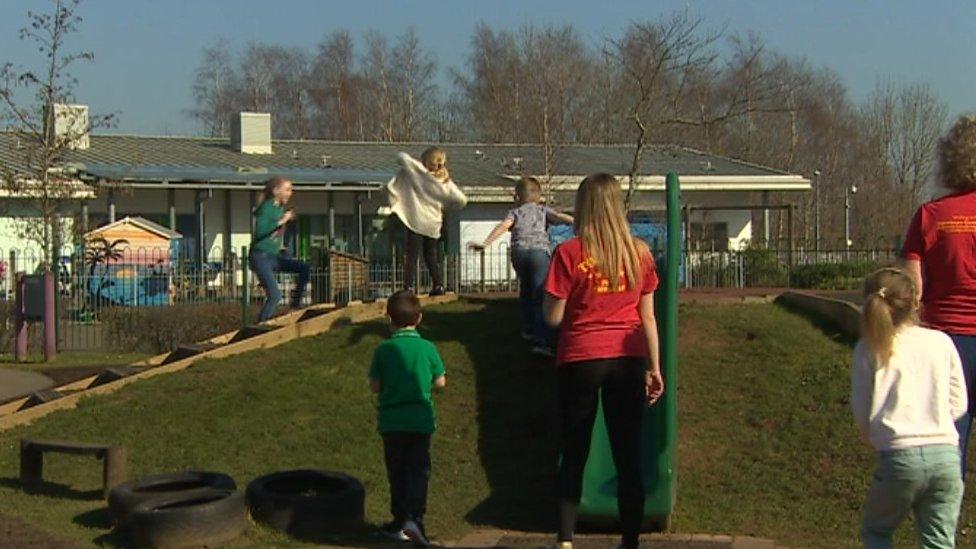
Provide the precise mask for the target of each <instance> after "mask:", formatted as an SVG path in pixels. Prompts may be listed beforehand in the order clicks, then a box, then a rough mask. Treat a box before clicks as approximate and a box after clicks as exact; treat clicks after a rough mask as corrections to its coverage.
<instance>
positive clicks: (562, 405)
mask: <svg viewBox="0 0 976 549" xmlns="http://www.w3.org/2000/svg"><path fill="white" fill-rule="evenodd" d="M646 363H647V359H645V358H632V357H624V358H612V359H604V360H590V361H585V362H572V363H569V364H564V365H563V366H562V367H560V369H559V412H560V421H561V423H562V462H561V464H560V467H559V474H558V492H559V540H560V541H571V540H572V539H573V530H575V528H576V516H577V512H578V509H579V500H580V495H581V494H582V491H583V469H584V468H585V467H586V458H587V456H588V455H589V453H590V437H591V435H592V433H593V421H594V420H595V418H596V411H597V404H598V396H599V395H600V394H601V393H602V395H603V415H604V420H605V421H606V425H607V433H608V434H609V437H610V448H611V451H612V453H613V462H614V465H615V466H616V468H617V505H618V507H619V509H620V525H621V530H622V533H623V543H624V546H625V547H636V546H637V540H638V537H639V536H640V528H641V521H642V518H643V515H644V483H643V478H642V476H641V463H640V456H641V444H640V442H641V418H643V416H644V407H645V402H646V392H645V391H646V390H645V387H644V371H645V367H646Z"/></svg>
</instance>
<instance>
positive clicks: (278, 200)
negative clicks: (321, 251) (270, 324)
mask: <svg viewBox="0 0 976 549" xmlns="http://www.w3.org/2000/svg"><path fill="white" fill-rule="evenodd" d="M293 192H294V191H293V189H292V183H291V181H289V180H287V179H285V178H283V177H274V178H271V179H269V180H268V182H267V183H265V184H264V193H263V194H262V198H261V204H259V205H258V207H257V209H255V210H254V234H252V235H251V253H250V258H249V263H250V265H251V270H253V271H254V273H255V274H256V275H257V277H258V280H260V281H261V286H263V287H264V291H265V293H266V294H267V299H266V300H265V302H264V306H263V307H261V313H260V314H259V315H258V322H264V321H265V320H268V319H269V318H271V315H272V314H273V313H274V310H275V307H277V306H278V302H279V301H281V290H279V289H278V281H277V280H276V279H275V275H276V273H279V272H285V273H294V274H296V275H297V277H296V278H297V280H296V283H295V289H294V291H293V292H292V299H291V306H292V307H293V308H298V307H300V306H301V302H302V295H303V294H304V293H305V286H306V285H307V284H308V279H309V268H308V263H305V262H304V261H300V260H298V259H295V258H294V257H291V256H290V255H288V254H287V253H286V252H285V250H284V245H283V236H284V234H285V225H287V224H288V223H289V222H290V221H291V220H292V219H294V218H295V212H294V211H292V210H286V209H285V206H286V205H287V204H288V202H289V201H290V200H291V195H292V193H293Z"/></svg>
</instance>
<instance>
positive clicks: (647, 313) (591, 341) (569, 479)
mask: <svg viewBox="0 0 976 549" xmlns="http://www.w3.org/2000/svg"><path fill="white" fill-rule="evenodd" d="M620 194H621V193H620V183H619V182H618V181H617V179H616V178H614V177H613V176H612V175H609V174H594V175H591V176H589V177H587V178H586V179H584V180H583V182H582V183H581V184H580V187H579V190H578V191H577V193H576V216H575V229H576V235H577V236H576V238H572V239H570V240H567V241H566V242H564V243H562V244H560V245H559V246H558V247H557V248H556V250H555V252H554V253H553V258H552V264H551V265H550V267H549V273H548V276H547V278H546V285H545V290H546V296H545V300H544V305H543V308H544V315H545V318H546V321H547V322H548V323H549V324H550V325H551V326H553V327H559V329H560V334H559V341H558V344H557V347H556V363H557V365H558V367H559V411H560V422H561V427H562V461H561V463H560V466H559V473H558V492H559V542H560V547H571V546H572V539H573V531H574V530H575V528H576V518H577V513H578V508H579V500H580V496H581V494H582V484H583V470H584V468H585V467H586V458H587V456H588V455H589V451H590V436H591V434H592V432H593V422H594V421H595V419H596V412H597V404H598V402H599V400H598V399H599V395H600V394H601V393H602V395H603V412H604V418H605V421H606V424H607V432H608V433H609V435H610V445H611V447H612V452H613V460H614V465H615V466H616V468H617V475H618V480H619V481H618V483H617V498H618V499H617V501H618V506H619V509H620V524H621V530H622V534H623V540H622V541H623V545H622V546H623V547H625V548H630V547H637V546H638V538H639V536H640V526H641V522H642V518H643V511H644V483H643V479H642V475H641V463H640V454H641V452H640V436H641V418H642V417H643V415H644V407H645V406H649V405H651V404H653V403H654V402H656V401H657V399H658V398H660V396H661V394H662V393H663V392H664V380H663V379H662V378H661V368H660V362H659V359H658V339H657V321H656V319H655V317H654V290H655V289H657V284H658V278H657V272H656V270H655V266H654V259H653V258H652V257H651V253H650V250H648V248H647V246H646V245H645V244H644V243H643V242H640V241H639V240H635V239H633V238H632V237H631V235H630V228H629V226H628V223H627V215H626V213H625V211H624V205H623V200H622V198H621V196H620Z"/></svg>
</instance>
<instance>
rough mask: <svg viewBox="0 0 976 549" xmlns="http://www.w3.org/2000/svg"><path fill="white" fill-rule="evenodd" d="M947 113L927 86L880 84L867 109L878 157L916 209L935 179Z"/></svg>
mask: <svg viewBox="0 0 976 549" xmlns="http://www.w3.org/2000/svg"><path fill="white" fill-rule="evenodd" d="M947 111H948V109H947V107H946V105H945V103H944V102H943V101H942V100H940V99H939V98H938V97H937V96H936V94H935V93H934V92H933V91H932V88H931V87H930V86H929V85H928V84H908V85H904V86H896V85H895V84H893V83H892V82H891V81H886V82H879V83H878V84H877V85H876V87H875V90H874V92H873V93H872V94H871V96H870V98H869V99H868V101H867V104H866V106H865V108H864V114H865V117H866V123H867V124H868V125H869V128H870V130H871V137H872V138H873V139H874V143H875V145H876V146H877V154H878V157H879V158H880V159H881V161H882V162H883V164H884V165H885V166H887V167H888V169H889V170H890V173H891V175H892V177H893V178H894V182H895V183H896V184H897V185H898V186H899V187H900V188H902V189H904V190H906V192H907V193H908V196H909V198H910V200H911V204H909V206H910V207H912V208H914V206H916V205H917V203H918V202H919V201H920V199H921V198H922V194H923V190H924V187H925V184H926V183H927V182H928V181H929V179H930V178H931V176H932V172H933V168H934V162H935V146H936V144H937V142H938V139H939V137H940V136H941V135H942V132H943V131H944V130H945V127H946V120H947V116H948V112H947Z"/></svg>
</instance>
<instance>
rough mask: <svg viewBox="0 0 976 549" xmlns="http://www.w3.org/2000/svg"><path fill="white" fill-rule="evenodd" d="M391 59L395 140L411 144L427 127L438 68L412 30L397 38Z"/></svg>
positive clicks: (435, 89)
mask: <svg viewBox="0 0 976 549" xmlns="http://www.w3.org/2000/svg"><path fill="white" fill-rule="evenodd" d="M391 58H392V62H393V66H392V68H391V71H390V72H391V73H392V75H393V81H394V86H393V87H394V89H395V90H396V91H395V100H394V104H395V110H396V112H397V116H396V118H397V120H398V125H399V131H398V132H397V133H398V135H397V140H398V141H411V140H413V139H415V138H416V137H417V136H418V134H419V133H420V132H421V131H422V128H424V127H429V125H430V122H431V118H432V116H433V108H434V100H435V98H436V97H435V94H436V91H437V86H435V85H434V75H435V74H436V70H437V64H436V63H435V62H434V60H433V57H432V56H431V55H430V54H429V53H427V52H425V51H424V50H423V48H422V47H421V44H420V37H419V36H418V35H417V30H416V29H414V28H413V27H411V28H409V29H407V30H406V32H404V33H403V34H402V35H400V37H399V38H397V42H396V46H395V47H394V49H393V52H392V55H391Z"/></svg>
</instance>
